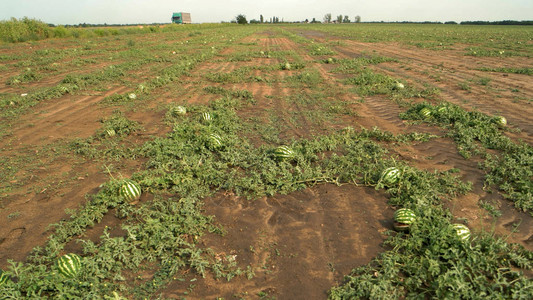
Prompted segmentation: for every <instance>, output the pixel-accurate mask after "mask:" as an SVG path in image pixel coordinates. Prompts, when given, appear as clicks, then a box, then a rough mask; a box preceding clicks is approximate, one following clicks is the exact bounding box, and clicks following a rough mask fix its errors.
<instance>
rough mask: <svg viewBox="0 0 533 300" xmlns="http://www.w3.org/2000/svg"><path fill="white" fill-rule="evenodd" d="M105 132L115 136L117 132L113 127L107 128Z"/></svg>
mask: <svg viewBox="0 0 533 300" xmlns="http://www.w3.org/2000/svg"><path fill="white" fill-rule="evenodd" d="M105 132H106V133H107V135H108V136H115V135H116V134H117V132H116V131H115V129H113V128H111V129H107V130H106V131H105Z"/></svg>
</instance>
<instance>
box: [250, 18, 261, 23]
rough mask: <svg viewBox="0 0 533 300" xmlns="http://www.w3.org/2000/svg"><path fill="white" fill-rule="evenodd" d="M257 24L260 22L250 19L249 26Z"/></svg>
mask: <svg viewBox="0 0 533 300" xmlns="http://www.w3.org/2000/svg"><path fill="white" fill-rule="evenodd" d="M259 23H261V22H260V21H258V20H256V19H251V20H250V24H259Z"/></svg>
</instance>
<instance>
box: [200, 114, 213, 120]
mask: <svg viewBox="0 0 533 300" xmlns="http://www.w3.org/2000/svg"><path fill="white" fill-rule="evenodd" d="M212 119H213V118H212V117H211V114H210V113H208V112H204V113H202V120H204V121H205V122H211V120H212Z"/></svg>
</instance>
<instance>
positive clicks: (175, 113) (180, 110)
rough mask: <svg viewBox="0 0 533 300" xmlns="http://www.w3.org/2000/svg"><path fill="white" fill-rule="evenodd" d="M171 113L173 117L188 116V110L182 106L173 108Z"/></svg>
mask: <svg viewBox="0 0 533 300" xmlns="http://www.w3.org/2000/svg"><path fill="white" fill-rule="evenodd" d="M170 113H171V114H172V115H173V116H175V117H176V116H182V115H185V114H187V109H186V108H185V107H183V106H181V105H179V106H176V107H173V108H171V109H170Z"/></svg>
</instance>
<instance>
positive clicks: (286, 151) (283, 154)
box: [274, 146, 295, 160]
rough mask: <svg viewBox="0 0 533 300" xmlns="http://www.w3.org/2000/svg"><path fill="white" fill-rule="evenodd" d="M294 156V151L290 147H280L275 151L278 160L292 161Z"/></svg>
mask: <svg viewBox="0 0 533 300" xmlns="http://www.w3.org/2000/svg"><path fill="white" fill-rule="evenodd" d="M294 156H295V155H294V151H293V150H292V148H291V147H289V146H279V147H277V148H276V150H274V157H276V159H277V160H284V159H288V160H291V159H293V158H294Z"/></svg>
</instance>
